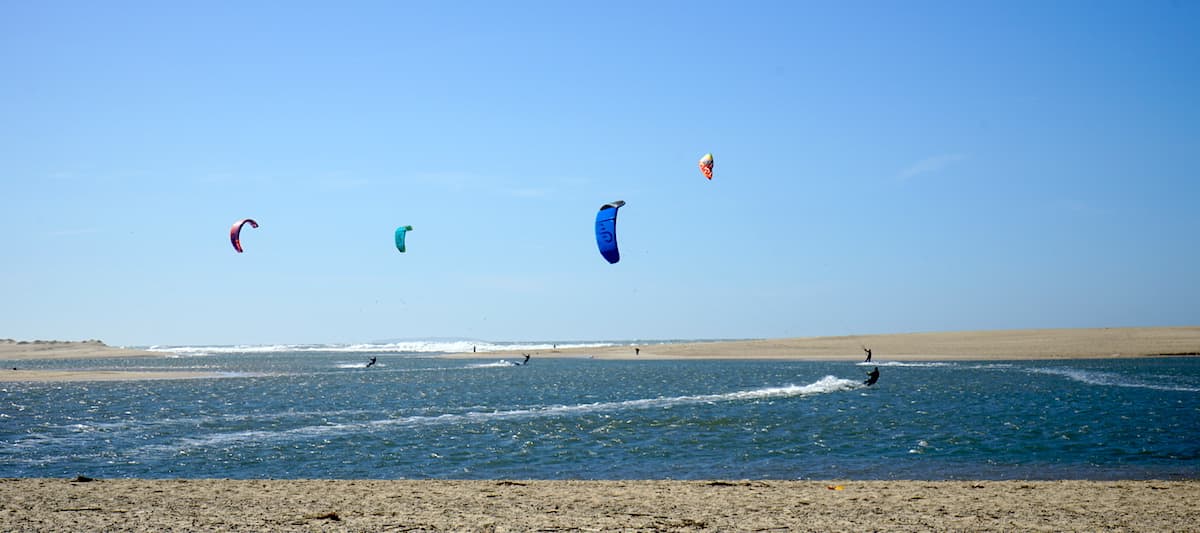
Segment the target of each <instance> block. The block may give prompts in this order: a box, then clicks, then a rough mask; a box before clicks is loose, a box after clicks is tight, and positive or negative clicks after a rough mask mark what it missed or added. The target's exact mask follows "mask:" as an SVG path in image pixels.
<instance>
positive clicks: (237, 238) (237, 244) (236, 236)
mask: <svg viewBox="0 0 1200 533" xmlns="http://www.w3.org/2000/svg"><path fill="white" fill-rule="evenodd" d="M246 224H250V227H252V228H257V227H258V222H255V221H254V220H253V219H249V218H243V219H242V220H239V221H237V222H234V223H233V227H232V228H229V242H232V243H233V249H234V250H237V253H239V254H240V253H242V226H245V225H246Z"/></svg>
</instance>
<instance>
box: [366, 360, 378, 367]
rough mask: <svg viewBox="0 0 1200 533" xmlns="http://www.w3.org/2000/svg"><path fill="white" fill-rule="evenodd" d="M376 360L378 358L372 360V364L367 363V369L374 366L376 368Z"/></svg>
mask: <svg viewBox="0 0 1200 533" xmlns="http://www.w3.org/2000/svg"><path fill="white" fill-rule="evenodd" d="M375 359H377V358H375V357H372V358H371V362H370V363H367V368H371V367H372V366H375Z"/></svg>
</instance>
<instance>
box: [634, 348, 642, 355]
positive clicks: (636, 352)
mask: <svg viewBox="0 0 1200 533" xmlns="http://www.w3.org/2000/svg"><path fill="white" fill-rule="evenodd" d="M633 355H642V349H641V348H634V349H633Z"/></svg>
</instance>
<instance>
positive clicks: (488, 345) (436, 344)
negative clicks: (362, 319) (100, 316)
mask: <svg viewBox="0 0 1200 533" xmlns="http://www.w3.org/2000/svg"><path fill="white" fill-rule="evenodd" d="M620 345H621V344H620V343H616V342H567V343H550V342H531V343H493V342H484V341H470V340H460V341H419V340H418V341H404V342H392V343H380V344H369V343H368V344H243V345H237V346H151V347H149V348H147V350H148V351H152V352H162V353H166V354H169V355H168V357H171V356H174V357H199V356H206V355H218V354H243V353H253V354H262V353H283V352H340V353H465V352H475V353H488V352H496V351H516V350H523V351H539V350H540V351H546V350H552V349H554V348H556V347H557V348H600V347H604V346H620Z"/></svg>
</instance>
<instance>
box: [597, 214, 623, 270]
mask: <svg viewBox="0 0 1200 533" xmlns="http://www.w3.org/2000/svg"><path fill="white" fill-rule="evenodd" d="M623 205H625V201H624V200H617V201H615V202H613V203H611V204H604V205H602V206H600V212H599V213H596V246H599V247H600V255H603V256H604V259H606V260H607V261H608V262H609V263H616V262H617V261H620V260H621V252H620V251H618V250H617V209H620V208H621V206H623Z"/></svg>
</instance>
